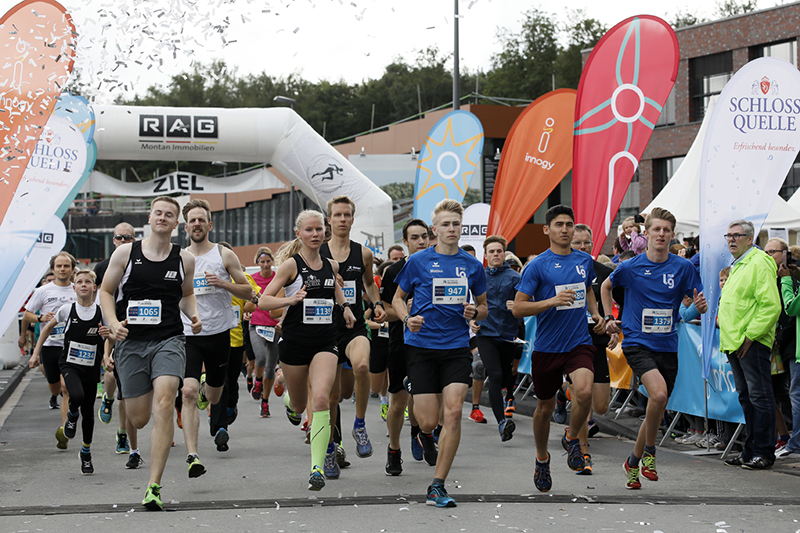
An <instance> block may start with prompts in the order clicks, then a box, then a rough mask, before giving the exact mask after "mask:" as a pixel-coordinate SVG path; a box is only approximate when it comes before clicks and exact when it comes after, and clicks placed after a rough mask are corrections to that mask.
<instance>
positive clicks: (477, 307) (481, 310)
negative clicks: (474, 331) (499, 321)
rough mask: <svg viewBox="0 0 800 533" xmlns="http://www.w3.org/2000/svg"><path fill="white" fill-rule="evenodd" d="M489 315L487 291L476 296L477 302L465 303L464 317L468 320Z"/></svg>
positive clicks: (480, 318) (482, 318) (479, 318)
mask: <svg viewBox="0 0 800 533" xmlns="http://www.w3.org/2000/svg"><path fill="white" fill-rule="evenodd" d="M487 316H489V304H487V303H486V293H485V292H484V293H483V294H481V295H480V296H476V297H475V303H474V304H470V303H465V304H464V318H466V319H467V320H478V321H480V320H484V319H485V318H486V317H487Z"/></svg>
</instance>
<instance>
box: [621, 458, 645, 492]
mask: <svg viewBox="0 0 800 533" xmlns="http://www.w3.org/2000/svg"><path fill="white" fill-rule="evenodd" d="M622 469H623V470H624V471H625V475H626V476H627V478H628V481H627V482H626V484H625V486H626V487H627V488H629V489H641V488H642V482H641V481H639V467H638V466H633V467H631V466H628V460H627V459H625V462H624V463H622Z"/></svg>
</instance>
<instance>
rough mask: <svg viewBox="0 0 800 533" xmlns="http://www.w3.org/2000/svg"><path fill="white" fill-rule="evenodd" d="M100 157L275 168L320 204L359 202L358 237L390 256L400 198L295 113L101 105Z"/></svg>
mask: <svg viewBox="0 0 800 533" xmlns="http://www.w3.org/2000/svg"><path fill="white" fill-rule="evenodd" d="M94 111H95V118H96V121H97V124H96V127H95V134H94V139H95V142H96V143H97V159H115V160H145V161H236V162H242V163H269V164H270V165H272V166H273V167H275V168H276V169H277V170H278V171H279V172H280V173H281V174H283V175H284V176H285V177H286V178H287V179H289V180H291V182H292V183H293V184H294V185H295V186H296V187H298V188H299V189H300V190H302V191H303V192H304V193H305V194H306V195H308V197H309V198H311V199H312V200H314V202H316V204H317V205H319V206H320V207H322V208H323V209H324V208H325V205H326V203H327V202H328V200H330V199H331V198H333V197H334V196H338V195H340V194H344V195H347V196H349V197H350V198H351V199H352V200H353V201H354V202H355V204H356V216H355V221H354V224H353V231H352V233H351V237H352V239H353V240H356V241H358V242H361V243H364V244H368V245H369V246H370V247H372V248H373V249H375V248H377V249H379V250H380V252H383V253H385V251H386V247H387V246H390V245H391V244H392V242H393V240H394V227H393V217H392V200H391V198H390V197H389V195H387V194H386V193H384V192H383V191H382V190H380V189H379V188H378V187H377V186H376V185H375V184H374V183H372V182H371V181H370V180H369V179H367V177H366V176H364V175H363V174H362V173H361V172H359V171H358V170H357V169H356V168H355V167H354V166H353V165H352V164H351V163H350V162H349V161H348V160H347V158H345V157H344V156H343V155H342V154H340V153H339V152H337V151H336V150H335V149H334V148H333V147H332V146H331V145H330V144H328V143H327V142H326V141H325V139H323V138H322V137H321V136H320V135H319V134H318V133H317V132H315V131H314V130H313V129H312V128H311V126H309V125H308V123H306V122H305V121H304V120H303V119H302V118H300V116H299V115H298V114H297V113H295V112H294V110H292V109H289V108H269V109H260V108H255V109H250V108H242V109H221V108H207V107H203V108H177V107H138V106H94Z"/></svg>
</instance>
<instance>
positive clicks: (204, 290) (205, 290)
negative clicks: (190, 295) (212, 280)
mask: <svg viewBox="0 0 800 533" xmlns="http://www.w3.org/2000/svg"><path fill="white" fill-rule="evenodd" d="M192 286H194V294H195V296H200V295H202V294H214V293H215V292H217V288H216V287H214V286H213V285H209V284H208V280H207V279H206V276H205V274H200V275H199V276H195V277H194V279H193V280H192Z"/></svg>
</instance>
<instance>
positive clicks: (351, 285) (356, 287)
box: [319, 241, 366, 335]
mask: <svg viewBox="0 0 800 533" xmlns="http://www.w3.org/2000/svg"><path fill="white" fill-rule="evenodd" d="M319 254H320V255H321V256H322V257H327V258H328V259H333V260H334V261H336V259H334V258H333V255H332V254H331V249H330V247H329V246H328V243H327V242H326V243H324V244H323V245H322V246H321V247H320V249H319ZM339 275H340V276H342V279H343V280H344V282H345V287H344V289H342V290H343V291H344V296H345V298H347V301H348V302H349V303H350V310H351V311H352V312H353V315H354V316H355V317H356V323H355V325H354V326H353V329H356V328H364V327H366V325H365V322H364V308H363V306H362V305H361V295H362V294H363V293H364V277H363V276H364V256H363V255H362V254H361V245H360V244H358V243H357V242H353V241H350V255H348V256H347V259H346V260H345V261H343V262H341V263H339ZM334 317H335V318H336V327H337V328H338V330H339V334H340V335H341V334H347V333H348V332H350V331H351V330H349V329H346V328H345V323H344V314H343V311H342V309H341V308H337V311H335V312H334Z"/></svg>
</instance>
